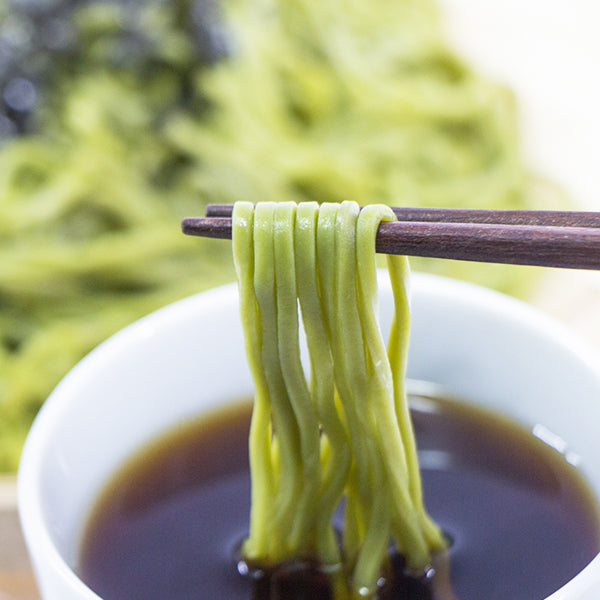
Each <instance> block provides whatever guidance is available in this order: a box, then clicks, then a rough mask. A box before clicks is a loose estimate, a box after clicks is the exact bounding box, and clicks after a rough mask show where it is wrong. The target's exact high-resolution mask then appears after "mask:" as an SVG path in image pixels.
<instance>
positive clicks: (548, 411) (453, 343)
mask: <svg viewBox="0 0 600 600" xmlns="http://www.w3.org/2000/svg"><path fill="white" fill-rule="evenodd" d="M380 301H381V310H382V315H383V316H382V324H383V327H384V330H386V329H387V327H388V324H389V315H390V306H391V292H390V288H389V285H388V283H387V280H386V279H385V278H380ZM412 312H413V325H412V334H411V346H410V359H409V376H410V377H411V378H414V379H419V380H426V381H431V382H435V383H438V384H441V385H443V386H444V387H445V388H446V389H447V390H449V391H450V392H452V393H455V394H457V395H458V396H460V397H463V398H465V399H468V400H469V401H472V402H475V403H479V404H483V405H486V406H491V407H494V408H495V409H497V410H499V411H501V412H504V413H507V414H509V415H512V416H513V417H515V418H516V419H518V420H519V421H521V422H523V423H526V424H528V425H531V426H533V425H535V424H536V423H541V424H542V425H544V426H545V427H547V428H548V429H549V430H551V431H552V432H554V433H555V434H556V435H557V436H559V437H560V438H561V439H562V440H565V441H566V442H567V443H568V444H569V447H570V449H571V451H572V452H575V453H577V454H579V455H580V456H581V466H582V469H583V470H584V472H585V474H586V476H587V478H588V480H589V482H590V484H591V486H592V487H593V489H594V491H595V493H596V494H597V496H598V497H599V498H600V469H598V468H594V466H597V465H598V464H600V436H598V433H597V426H596V424H597V423H599V422H600V376H599V374H598V372H597V370H596V368H597V363H595V362H594V361H595V356H593V355H592V353H591V351H589V350H587V349H586V348H584V347H582V346H581V345H580V344H578V343H577V342H576V341H575V340H573V339H572V338H571V336H570V334H569V333H568V332H566V331H565V330H563V329H562V328H561V327H559V326H558V325H557V324H555V323H554V322H552V321H550V320H549V319H547V318H546V317H544V316H543V315H540V314H539V313H537V312H536V311H534V310H533V309H531V308H530V307H528V306H526V305H524V304H522V303H520V302H518V301H515V300H513V299H510V298H507V297H504V296H502V295H499V294H497V293H495V292H491V291H489V290H485V289H482V288H479V287H476V286H473V285H469V284H464V283H459V282H455V281H451V280H448V279H442V278H438V277H434V276H425V275H419V274H416V275H414V276H413V281H412ZM251 391H252V383H251V378H250V375H249V372H248V368H247V366H246V358H245V354H244V344H243V341H242V333H241V328H240V324H239V318H238V301H237V290H236V287H235V286H233V285H231V286H225V287H222V288H219V289H215V290H212V291H209V292H205V293H202V294H199V295H197V296H194V297H191V298H188V299H186V300H183V301H181V302H177V303H175V304H173V305H170V306H167V307H166V308H164V309H162V310H159V311H157V312H156V313H154V314H151V315H149V316H148V317H146V318H144V319H142V320H140V321H138V322H136V323H134V324H133V325H131V326H129V327H127V328H126V329H124V330H123V331H121V332H119V333H118V334H116V335H115V336H113V337H112V338H110V339H109V340H108V341H106V342H105V343H104V344H102V345H101V346H99V347H98V348H97V349H96V350H94V351H93V352H92V353H91V354H90V355H88V356H87V357H86V358H85V359H84V360H83V361H81V363H79V364H78V365H77V366H76V367H75V368H74V369H73V370H72V371H71V372H70V373H69V375H68V376H67V377H65V379H64V380H63V381H62V382H61V383H60V385H59V386H58V387H57V388H56V390H55V391H54V392H53V393H52V395H51V396H50V398H49V399H48V400H47V402H46V404H45V405H44V407H43V409H42V411H41V412H40V414H39V416H38V417H37V419H36V421H35V423H34V425H33V427H32V429H31V432H30V434H29V437H28V439H27V443H26V445H25V449H24V452H23V457H22V461H21V466H20V470H19V477H18V488H19V511H20V516H21V520H22V526H23V531H24V535H25V539H26V542H27V546H28V548H29V552H30V554H31V558H32V562H33V566H34V570H35V573H36V577H37V580H38V583H39V587H40V590H41V594H42V597H43V598H44V599H45V600H92V599H97V598H98V596H97V595H96V594H95V593H94V592H92V591H91V590H90V589H89V588H88V587H87V586H86V585H85V584H84V583H83V582H82V581H81V580H80V579H79V578H78V577H77V575H76V574H75V572H74V570H73V566H74V565H75V562H76V559H77V549H78V543H79V537H80V534H81V531H82V525H83V524H84V522H85V519H86V516H87V514H88V511H89V509H90V506H91V503H92V502H93V500H94V498H95V497H96V495H97V494H98V492H99V491H100V490H101V488H102V486H103V484H104V483H105V482H106V480H107V479H108V478H109V477H110V475H111V474H112V473H113V472H114V471H115V469H116V468H117V467H118V466H119V465H120V464H121V463H122V462H123V460H124V459H125V458H126V457H128V455H130V454H131V453H132V452H133V451H134V450H135V449H136V448H138V447H139V446H140V445H141V444H143V443H144V442H145V441H147V440H149V438H152V437H153V436H154V435H156V434H157V433H159V432H160V431H162V430H165V429H167V428H169V427H171V426H173V425H174V424H176V423H178V422H180V421H182V420H185V419H187V418H188V417H191V416H192V415H197V414H198V413H200V412H201V411H203V410H206V409H208V408H210V407H214V406H215V405H219V404H222V403H226V402H228V401H231V400H235V399H238V398H240V397H244V396H249V395H250V394H251ZM599 597H600V556H599V557H596V558H595V559H594V560H593V561H592V562H591V563H590V564H589V565H588V566H587V567H586V568H585V569H584V570H582V571H581V572H580V573H579V574H578V575H577V576H576V577H575V578H574V579H573V580H572V581H570V582H569V583H568V584H567V585H565V586H564V587H563V588H562V589H560V590H558V591H557V592H555V593H554V594H553V595H552V596H550V599H551V600H597V599H598V598H599Z"/></svg>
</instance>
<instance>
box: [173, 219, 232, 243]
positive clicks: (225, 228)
mask: <svg viewBox="0 0 600 600" xmlns="http://www.w3.org/2000/svg"><path fill="white" fill-rule="evenodd" d="M181 231H182V232H183V233H184V234H185V235H197V236H202V237H210V238H216V239H222V240H226V239H231V219H229V218H226V217H214V218H205V217H186V218H185V219H183V220H182V221H181Z"/></svg>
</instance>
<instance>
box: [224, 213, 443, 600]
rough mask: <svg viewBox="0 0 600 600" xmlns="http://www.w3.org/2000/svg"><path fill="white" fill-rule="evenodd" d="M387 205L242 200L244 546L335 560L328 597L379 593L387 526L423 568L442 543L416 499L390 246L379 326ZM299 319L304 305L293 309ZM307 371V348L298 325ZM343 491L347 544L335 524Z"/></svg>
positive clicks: (279, 556)
mask: <svg viewBox="0 0 600 600" xmlns="http://www.w3.org/2000/svg"><path fill="white" fill-rule="evenodd" d="M393 219H395V216H394V214H393V212H392V211H391V210H390V209H389V208H388V207H385V206H381V205H373V206H369V207H367V208H365V209H364V210H362V211H359V207H358V204H357V203H355V202H343V203H341V204H329V203H326V204H322V205H321V206H318V205H317V204H316V203H313V202H309V203H302V204H300V205H296V204H295V203H291V202H284V203H279V204H276V203H271V202H264V203H259V204H257V205H256V207H254V206H253V205H252V204H250V203H245V202H243V203H237V204H236V205H235V206H234V211H233V252H234V260H235V265H236V271H237V275H238V283H239V289H240V302H241V315H242V325H243V328H244V334H245V339H246V350H247V354H248V362H249V365H250V369H251V372H252V375H253V377H254V381H255V386H256V398H255V406H254V412H253V417H252V424H251V431H250V468H251V475H252V507H251V516H250V534H249V536H248V539H247V540H246V542H245V545H244V547H243V553H244V555H245V557H246V558H248V559H250V560H252V561H253V562H254V563H258V564H264V565H266V566H273V565H277V564H279V563H283V562H288V561H294V560H297V561H304V560H317V561H318V562H319V563H321V564H322V565H324V566H332V565H335V564H340V563H341V564H342V565H343V573H345V574H346V576H347V584H346V583H345V584H344V585H340V581H339V577H340V575H339V574H338V576H337V579H336V581H335V583H334V584H333V583H332V588H333V589H334V595H335V597H336V599H338V598H339V599H341V598H348V597H353V596H355V595H360V596H361V597H364V596H365V595H369V594H373V593H374V592H375V589H376V582H377V579H378V577H379V576H380V574H381V570H382V568H383V567H384V566H385V561H386V551H387V548H388V542H389V540H390V538H392V539H393V540H394V542H395V544H396V546H397V548H398V550H399V551H400V552H401V553H402V554H404V556H405V558H406V561H407V565H408V566H409V567H410V568H412V569H415V570H419V569H425V568H426V567H427V565H428V564H429V563H430V560H431V553H432V552H433V551H436V550H439V549H442V548H443V547H444V545H445V543H444V540H443V537H442V535H441V533H440V531H439V529H438V527H437V526H436V525H435V524H434V523H433V521H432V520H431V519H430V517H429V516H428V515H427V513H426V511H425V509H424V507H423V499H422V491H421V481H420V474H419V468H418V463H417V455H416V446H415V441H414V435H413V431H412V425H411V422H410V417H409V412H408V405H407V400H406V394H405V391H404V376H405V370H406V353H407V346H408V332H409V311H408V300H407V291H406V286H407V278H408V263H407V260H406V258H405V257H398V256H390V257H389V258H388V271H389V274H390V278H391V280H392V288H393V292H394V301H395V308H394V321H393V325H392V331H391V332H390V336H389V345H388V348H387V350H386V346H385V342H384V339H383V336H382V333H381V330H380V326H379V319H378V303H377V281H376V269H375V234H376V231H377V228H378V226H379V224H380V222H381V221H383V220H393ZM299 311H300V314H301V317H302V318H301V319H300V314H299ZM301 323H302V325H303V328H304V333H305V335H306V342H307V346H308V356H309V362H310V377H308V376H307V375H306V373H305V366H304V365H303V363H302V361H301V352H300V330H301V327H300V325H301ZM342 499H343V500H344V501H345V506H344V530H343V539H342V547H341V548H340V547H339V544H338V541H337V539H336V536H335V534H334V531H333V527H332V517H333V513H334V511H335V510H336V509H337V507H338V506H339V504H340V502H341V501H342Z"/></svg>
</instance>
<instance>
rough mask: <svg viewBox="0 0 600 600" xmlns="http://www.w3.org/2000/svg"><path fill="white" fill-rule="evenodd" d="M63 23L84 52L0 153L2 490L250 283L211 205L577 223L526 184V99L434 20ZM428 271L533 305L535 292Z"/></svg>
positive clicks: (207, 7) (235, 5) (383, 11)
mask: <svg viewBox="0 0 600 600" xmlns="http://www.w3.org/2000/svg"><path fill="white" fill-rule="evenodd" d="M58 4H59V5H60V4H61V3H60V2H58ZM63 4H64V5H65V8H64V11H65V14H66V17H65V18H68V23H69V25H70V27H72V29H71V32H72V34H73V35H74V37H75V39H76V43H75V44H72V45H71V47H69V48H67V50H64V49H63V51H61V52H57V53H55V55H52V53H48V55H49V56H50V57H51V58H52V59H53V60H52V62H51V63H50V66H51V70H50V73H49V74H47V76H46V77H45V79H44V82H43V85H41V87H40V89H41V93H40V98H41V101H40V102H39V103H38V108H36V112H35V114H33V115H32V116H31V121H30V123H29V124H28V127H27V130H26V132H25V133H23V134H22V135H19V136H13V137H11V138H10V139H8V140H6V141H5V142H4V143H3V145H2V146H1V147H0V470H4V471H13V470H15V469H16V467H17V463H18V458H19V453H20V449H21V446H22V443H23V440H24V437H25V435H26V433H27V430H28V428H29V426H30V424H31V421H32V419H33V417H34V416H35V414H36V413H37V411H38V410H39V408H40V406H41V405H42V403H43V401H44V399H45V398H46V397H47V395H48V394H49V392H50V391H51V390H52V388H53V387H54V386H55V385H56V384H57V382H58V381H59V379H60V378H61V377H62V376H63V375H64V374H65V373H66V372H67V371H68V370H69V369H70V368H71V367H72V366H73V365H74V364H75V363H76V362H77V361H78V360H79V359H80V358H81V357H82V356H83V355H85V354H86V353H87V352H89V351H90V350H91V349H92V348H94V347H95V346H96V345H97V344H98V343H100V342H101V341H102V340H104V339H105V338H107V337H108V336H109V335H111V334H112V333H113V332H115V331H116V330H118V329H119V328H122V327H123V326H125V325H127V324H128V323H130V322H131V321H133V320H135V319H137V318H138V317H141V316H142V315H145V314H147V313H148V312H150V311H152V310H154V309H157V308H159V307H161V306H163V305H165V304H167V303H169V302H172V301H174V300H177V299H179V298H182V297H184V296H187V295H189V294H192V293H195V292H198V291H201V290H203V289H205V288H208V287H211V286H214V285H218V284H221V283H223V282H226V281H230V280H232V279H233V270H232V264H231V256H230V249H229V245H228V244H227V242H219V241H210V240H204V239H200V238H187V237H185V236H183V235H182V234H181V233H180V229H179V222H180V220H181V218H183V217H184V216H190V215H200V214H202V213H203V209H204V206H205V204H206V203H208V202H234V201H236V200H251V201H260V200H276V201H280V200H295V201H303V200H317V201H319V202H322V201H342V200H345V199H352V200H356V201H357V202H359V203H360V204H367V203H370V202H385V203H387V204H390V205H411V206H419V205H420V206H457V207H495V208H530V207H538V206H543V207H550V205H551V207H555V206H556V203H557V202H558V203H560V202H561V200H560V195H558V199H557V194H556V192H555V190H554V189H553V188H552V186H550V185H544V184H542V183H540V182H539V181H534V180H533V179H532V177H531V176H530V175H529V174H528V173H527V171H526V169H525V167H524V164H523V161H522V158H521V156H520V151H519V142H518V132H517V131H516V115H515V106H514V99H513V96H512V94H511V92H510V91H509V90H507V89H505V88H503V87H502V86H499V85H497V84H495V83H494V82H491V81H488V80H486V79H485V78H483V77H482V76H481V75H479V74H474V73H473V72H472V71H471V70H470V69H469V67H468V65H466V64H465V63H464V62H463V61H462V60H461V59H460V58H459V57H457V56H455V55H454V54H453V52H452V51H451V50H450V49H449V48H448V47H447V45H446V43H445V41H444V38H443V35H442V29H441V24H440V20H439V15H438V11H437V7H436V5H435V4H434V3H433V2H431V1H429V0H376V1H372V0H370V1H367V0H363V1H359V2H357V1H356V0H352V1H350V0H321V1H320V2H314V1H313V0H230V1H228V2H227V4H226V5H225V10H224V15H225V17H224V24H223V23H222V22H221V21H219V20H218V19H216V18H215V10H214V9H215V7H214V6H213V5H211V4H209V3H207V2H206V0H204V1H200V2H198V1H196V2H192V0H189V1H178V2H165V1H160V0H148V1H147V2H143V1H141V0H138V1H137V2H136V1H134V0H124V1H123V2H122V3H118V2H111V1H106V0H105V1H103V2H95V1H86V2H83V1H80V2H73V1H71V2H63ZM11 6H14V5H11V3H10V2H9V3H5V4H4V5H3V8H0V12H1V11H2V10H4V14H0V23H1V22H4V25H2V26H0V37H1V35H2V27H6V23H9V22H10V19H13V20H14V18H15V15H16V14H17V13H16V12H11V10H13V11H14V10H15V9H14V8H13V9H11ZM67 6H68V10H67V8H66V7H67ZM127 11H129V12H127ZM202 11H209V12H210V19H207V22H206V23H201V26H200V25H198V21H197V16H198V14H199V12H202ZM131 14H134V16H135V19H134V20H132V18H131ZM206 14H208V13H206ZM190 15H191V16H190ZM17 16H18V15H17ZM63 17H64V15H63ZM3 19H4V21H2V20H3ZM195 19H196V20H195ZM132 23H135V24H134V25H132ZM190 23H191V24H192V26H191V25H190ZM194 24H195V25H194ZM132 31H133V34H132ZM134 34H135V35H134ZM412 264H413V268H415V269H419V270H428V271H436V272H440V273H445V274H448V275H451V276H454V277H459V278H463V279H469V280H472V281H476V282H479V283H483V284H484V285H489V286H492V287H495V288H497V289H501V290H503V291H507V292H509V293H513V294H516V295H524V294H526V293H527V290H528V288H529V286H530V285H531V282H532V280H533V278H534V275H535V273H536V271H535V270H534V269H527V268H523V267H517V268H514V267H512V268H511V267H503V266H489V265H488V266H485V265H477V264H471V263H459V262H452V261H436V260H423V261H417V260H415V261H412Z"/></svg>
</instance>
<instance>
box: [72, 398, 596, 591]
mask: <svg viewBox="0 0 600 600" xmlns="http://www.w3.org/2000/svg"><path fill="white" fill-rule="evenodd" d="M250 410H251V409H250V405H249V403H245V404H243V405H237V406H234V407H230V408H228V409H226V410H223V411H220V412H219V413H215V414H213V415H209V416H206V417H203V418H202V419H201V420H198V421H197V422H195V423H189V424H186V425H185V426H183V427H180V428H178V429H176V430H174V431H171V432H169V433H167V434H166V435H164V436H162V437H161V438H159V439H158V440H156V441H155V442H153V443H151V444H150V445H149V446H148V447H147V448H145V449H143V450H142V451H141V452H140V453H138V454H137V455H136V456H135V457H133V458H132V459H131V460H130V461H129V462H128V463H127V464H126V465H125V466H124V467H123V468H122V469H121V471H120V472H119V473H118V474H117V475H116V476H115V478H114V479H113V480H112V481H111V482H110V484H109V485H108V487H107V488H106V490H105V491H104V493H103V494H102V496H101V498H100V499H99V501H98V503H97V506H96V507H95V508H94V511H93V514H92V516H91V519H90V521H89V523H88V525H87V529H86V531H85V534H84V537H83V543H82V548H81V553H80V564H79V569H78V572H79V575H80V576H81V578H82V579H83V581H85V582H86V583H87V584H88V585H89V586H90V587H91V588H92V589H93V590H94V591H95V592H96V593H98V594H99V595H100V596H101V597H102V598H103V599H104V600H132V599H143V600H152V599H154V598H156V599H157V600H158V599H160V600H192V599H193V600H204V599H223V600H250V599H252V600H267V599H270V600H275V599H276V600H299V599H300V598H310V600H325V599H329V598H331V595H330V593H329V591H328V589H327V586H326V585H324V581H325V580H326V578H325V577H324V576H323V575H322V574H319V573H316V572H314V571H310V572H309V571H302V570H300V571H298V570H294V569H288V570H282V571H281V572H279V573H273V574H271V575H270V576H269V577H265V578H263V579H262V580H259V581H255V580H253V579H252V578H251V577H249V576H247V575H246V576H244V575H242V574H240V573H239V572H238V563H237V561H238V559H239V556H238V555H237V549H238V547H239V544H240V541H241V540H243V539H244V537H245V536H246V534H247V527H248V518H249V509H250V476H249V472H248V451H247V438H248V428H249V420H250ZM412 417H413V423H414V427H415V432H416V436H417V443H418V447H419V454H420V460H421V471H422V476H423V486H424V495H425V501H426V505H427V508H428V510H429V512H430V513H431V515H432V517H433V518H434V519H435V521H436V522H437V523H438V525H439V526H440V527H442V529H443V530H444V531H445V532H446V534H447V535H448V537H449V539H450V540H451V545H450V549H449V553H448V555H449V560H450V567H449V568H450V580H451V586H452V588H453V590H454V597H455V598H457V599H458V600H496V599H497V600H506V599H507V598H509V599H510V600H541V599H543V598H545V597H546V596H548V595H550V594H551V593H552V592H554V591H555V590H557V589H558V588H559V587H561V586H562V585H563V584H565V583H566V582H567V581H569V580H570V579H571V578H572V577H573V576H574V575H576V574H577V573H578V572H579V571H580V570H581V569H582V568H583V567H585V566H586V565H587V564H588V563H589V562H590V560H591V559H592V558H593V557H594V556H595V555H596V554H597V553H598V551H599V550H600V522H599V514H598V504H597V500H596V499H595V497H594V496H593V494H592V492H591V491H590V490H589V488H588V487H587V484H586V483H585V481H584V480H583V478H582V476H581V475H580V473H579V472H578V470H577V469H576V468H575V467H574V466H572V465H571V464H570V463H569V462H567V460H565V457H564V456H563V455H562V454H560V453H559V452H558V451H556V450H554V449H553V448H551V447H550V446H548V445H546V444H545V443H544V442H542V441H540V440H539V439H538V438H537V437H535V436H534V435H533V434H532V433H531V432H530V431H528V430H527V429H525V428H524V427H521V426H519V425H517V424H515V423H513V422H512V421H510V420H508V419H505V418H502V417H499V416H497V415H495V414H493V413H490V412H487V411H484V410H481V409H476V408H473V407H471V406H467V405H463V404H460V403H456V402H453V401H446V400H439V399H432V398H425V397H420V396H419V397H413V398H412ZM392 564H393V565H395V566H396V568H395V569H394V576H393V577H391V578H388V583H387V584H386V585H385V586H384V587H383V588H382V589H381V592H380V597H381V598H385V599H386V600H448V599H449V598H451V597H452V596H450V595H448V594H447V593H446V592H445V591H444V585H441V583H442V582H440V581H439V579H440V576H439V575H438V576H434V577H433V578H431V579H427V578H422V579H415V578H411V577H407V576H406V575H404V573H403V570H402V560H401V559H399V557H392ZM239 570H240V571H243V569H239ZM436 580H438V581H437V583H436Z"/></svg>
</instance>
